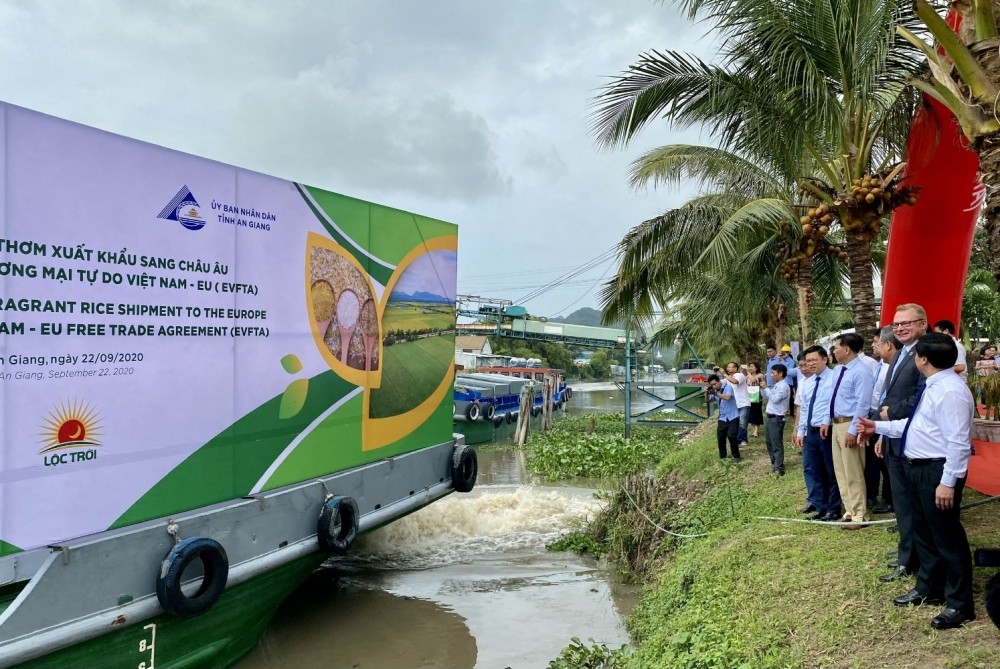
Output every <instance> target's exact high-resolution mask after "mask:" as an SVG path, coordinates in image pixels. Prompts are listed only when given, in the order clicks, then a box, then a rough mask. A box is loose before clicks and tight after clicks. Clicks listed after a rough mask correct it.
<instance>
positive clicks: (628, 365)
mask: <svg viewBox="0 0 1000 669" xmlns="http://www.w3.org/2000/svg"><path fill="white" fill-rule="evenodd" d="M625 438H626V439H631V438H632V310H631V309H629V314H628V320H627V321H626V322H625Z"/></svg>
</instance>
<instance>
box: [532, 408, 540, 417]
mask: <svg viewBox="0 0 1000 669" xmlns="http://www.w3.org/2000/svg"><path fill="white" fill-rule="evenodd" d="M541 412H542V410H541V408H539V407H531V415H532V416H536V417H537V416H538V414H540V413H541Z"/></svg>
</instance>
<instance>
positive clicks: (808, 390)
mask: <svg viewBox="0 0 1000 669" xmlns="http://www.w3.org/2000/svg"><path fill="white" fill-rule="evenodd" d="M935 330H937V332H934V333H931V334H927V314H926V312H925V311H924V309H923V307H921V306H920V305H918V304H903V305H900V306H899V307H898V308H897V310H896V313H895V316H894V319H893V323H892V325H890V326H886V327H885V328H883V329H882V330H881V331H880V333H879V335H878V337H877V338H876V341H875V342H873V350H874V351H875V353H876V358H875V359H873V358H871V357H869V356H867V355H865V353H864V350H863V349H864V347H865V341H864V340H863V339H862V338H861V336H860V335H857V334H854V333H847V334H842V335H838V336H837V337H836V338H835V343H834V344H833V346H832V347H831V350H830V352H829V354H828V352H827V351H826V350H825V349H824V348H823V347H822V346H810V347H809V348H806V349H805V350H804V351H803V353H802V354H801V355H800V362H799V365H798V367H795V365H794V362H792V361H791V360H790V355H788V353H789V352H790V349H789V350H788V351H784V350H783V351H782V355H781V356H780V357H779V356H777V355H775V352H774V349H773V348H769V349H768V365H767V388H762V389H761V390H762V394H763V396H764V397H765V398H766V399H767V400H768V404H767V419H766V430H767V433H766V439H767V446H768V453H769V455H770V457H771V465H772V468H773V470H774V472H775V473H777V474H779V475H782V474H784V471H785V469H784V446H783V443H782V441H783V432H784V422H785V416H786V414H788V410H789V400H790V398H791V395H792V390H791V388H792V387H794V386H797V393H796V399H795V402H796V404H797V405H799V413H798V419H797V422H796V425H795V430H794V432H793V436H792V441H793V443H794V444H795V445H796V446H797V447H798V448H799V449H801V451H802V467H803V475H804V478H805V483H806V495H807V504H806V506H805V508H804V509H803V510H802V511H803V513H810V514H812V518H813V519H815V520H822V521H827V522H841V523H843V524H842V525H841V527H843V528H844V529H847V530H859V529H861V528H863V527H865V525H864V524H863V523H865V521H868V520H870V512H871V509H870V508H869V499H870V498H871V497H872V494H871V493H870V490H871V488H872V476H873V474H874V477H875V489H876V490H877V488H878V478H879V477H878V474H879V470H880V469H881V471H882V472H884V473H885V474H887V478H888V481H887V484H886V485H885V486H884V488H883V500H884V501H885V502H888V503H889V504H891V505H892V508H893V509H894V510H895V513H896V520H897V527H898V531H899V545H898V551H897V554H896V559H895V560H893V561H892V562H891V563H890V565H889V566H890V568H892V571H891V572H890V573H889V574H886V575H884V576H881V577H880V580H882V581H883V582H891V581H894V580H897V579H900V578H905V577H907V576H911V575H916V585H915V586H914V587H913V588H912V589H910V590H909V591H908V592H906V593H905V594H903V595H901V596H899V597H896V598H895V599H894V600H893V603H894V604H895V605H896V606H910V605H921V604H943V605H944V606H945V608H944V610H943V611H942V612H941V613H940V614H939V615H937V616H935V617H934V618H933V619H932V621H931V624H932V626H933V627H935V628H937V629H948V628H954V627H959V626H961V625H962V624H964V623H965V622H968V621H970V620H974V619H975V613H974V604H973V598H972V558H971V551H970V548H969V543H968V539H967V537H966V534H965V530H964V529H963V527H962V524H961V519H960V516H959V508H960V506H961V499H962V492H963V489H964V485H965V477H966V473H967V469H968V460H969V456H970V453H971V448H970V445H971V436H972V435H971V427H972V418H973V412H974V408H975V405H974V401H973V398H972V393H971V392H970V390H969V389H968V387H967V385H966V383H965V381H964V379H963V378H962V377H961V376H960V373H962V372H964V371H965V357H964V356H960V355H959V352H960V350H961V351H962V352H964V349H963V348H962V346H961V343H960V342H958V341H957V340H956V339H955V338H954V331H955V327H954V325H952V324H951V323H950V322H948V321H939V322H938V323H936V324H935ZM831 356H832V357H833V361H834V362H835V363H836V366H834V367H832V368H831V367H830V364H829V363H830V357H831ZM879 358H880V359H879ZM737 374H738V368H737V367H736V365H735V363H730V364H729V366H727V370H726V374H725V375H724V378H725V382H724V383H723V382H722V380H721V379H720V378H719V377H718V376H715V375H713V376H712V377H710V388H713V387H714V391H713V390H710V395H712V396H713V397H714V398H715V399H717V400H719V404H720V408H721V409H723V410H725V407H724V405H726V404H730V403H731V406H732V408H730V409H728V411H729V412H730V413H732V414H733V415H732V416H728V415H727V416H723V415H722V413H721V412H720V420H719V425H720V428H719V434H718V436H719V455H720V457H723V458H724V457H726V451H725V444H726V441H727V440H728V441H729V442H730V444H731V447H732V448H731V450H732V451H733V457H734V458H735V459H736V460H739V459H740V452H739V446H744V445H745V443H740V442H741V441H742V442H745V439H746V437H745V432H744V433H742V439H740V436H741V435H740V433H739V432H738V430H739V427H738V426H739V424H740V423H743V421H741V420H739V419H740V418H742V416H741V415H739V413H738V409H737V408H736V407H735V402H733V401H732V400H734V399H735V397H736V388H737V387H738V386H739V385H744V387H745V383H742V382H744V381H745V379H743V378H740V377H742V376H743V375H741V374H740V375H737ZM727 400H728V402H727ZM723 426H725V429H723ZM744 429H745V427H744ZM872 456H875V458H877V459H878V462H871V461H870V460H871V458H872ZM866 465H867V468H866ZM866 469H867V472H866ZM866 474H867V480H866ZM890 490H891V492H890Z"/></svg>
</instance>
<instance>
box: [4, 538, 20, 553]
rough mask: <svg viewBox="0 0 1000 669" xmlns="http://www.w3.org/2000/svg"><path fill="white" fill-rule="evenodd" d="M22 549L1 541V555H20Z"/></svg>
mask: <svg viewBox="0 0 1000 669" xmlns="http://www.w3.org/2000/svg"><path fill="white" fill-rule="evenodd" d="M20 552H21V549H20V548H18V547H17V546H15V545H14V544H9V543H7V542H6V541H4V540H2V539H0V555H10V554H11V553H20Z"/></svg>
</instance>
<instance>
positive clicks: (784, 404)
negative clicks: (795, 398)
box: [760, 379, 792, 416]
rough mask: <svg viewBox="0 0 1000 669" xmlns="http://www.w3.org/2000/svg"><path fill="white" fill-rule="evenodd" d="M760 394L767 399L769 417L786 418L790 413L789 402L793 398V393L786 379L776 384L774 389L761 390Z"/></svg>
mask: <svg viewBox="0 0 1000 669" xmlns="http://www.w3.org/2000/svg"><path fill="white" fill-rule="evenodd" d="M760 393H761V395H763V396H764V397H766V398H767V415H768V416H784V415H785V414H787V413H788V400H789V399H791V397H792V391H791V390H790V389H789V388H788V384H787V383H785V380H784V379H782V380H780V381H778V382H777V383H775V384H774V387H773V388H761V389H760Z"/></svg>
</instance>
